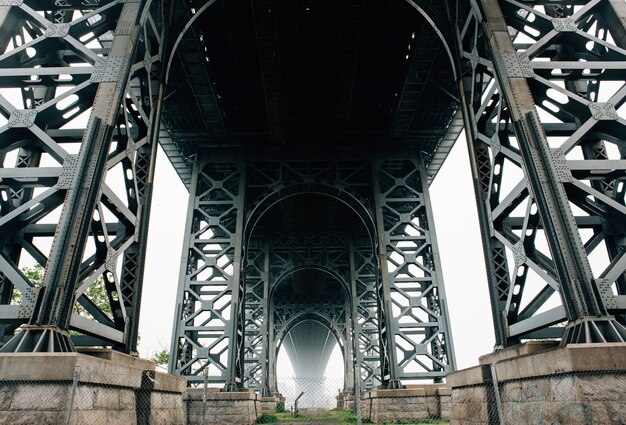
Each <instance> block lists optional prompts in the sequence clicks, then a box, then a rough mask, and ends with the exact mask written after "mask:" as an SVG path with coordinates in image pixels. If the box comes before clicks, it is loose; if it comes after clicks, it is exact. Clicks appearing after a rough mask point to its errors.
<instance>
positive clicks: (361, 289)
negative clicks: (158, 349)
mask: <svg viewBox="0 0 626 425" xmlns="http://www.w3.org/2000/svg"><path fill="white" fill-rule="evenodd" d="M373 173H375V174H376V176H377V178H376V179H375V181H376V182H377V184H376V185H374V186H372V179H373ZM424 173H425V171H424V168H423V167H422V165H421V163H420V162H419V161H409V160H402V161H382V162H376V163H372V162H369V161H293V162H290V161H283V162H281V161H266V162H254V161H244V160H243V159H242V160H228V161H220V160H219V159H212V160H211V161H206V162H205V163H204V165H199V166H198V167H197V168H196V170H195V171H194V176H193V181H192V187H191V196H190V209H189V216H188V222H187V235H189V236H188V239H187V241H186V243H185V247H184V254H183V257H184V261H183V266H182V267H183V268H182V270H181V272H182V273H181V282H180V286H179V299H178V302H177V313H176V318H175V331H174V336H173V342H172V353H173V366H172V369H171V371H172V372H174V373H180V374H183V375H185V376H187V377H188V379H189V381H190V382H192V383H194V382H201V381H202V380H204V379H205V378H204V376H203V375H204V374H205V370H206V369H207V368H208V375H209V377H208V379H209V381H211V382H221V383H225V384H226V385H227V388H233V387H232V385H234V386H239V385H241V384H242V383H245V384H246V385H247V386H249V387H252V388H258V389H261V390H262V391H263V393H266V394H269V393H271V392H274V391H276V382H275V380H276V376H275V362H276V356H277V352H278V351H277V350H278V349H279V346H280V342H281V341H282V339H283V338H284V336H285V335H286V332H287V330H288V329H290V328H292V327H293V326H295V324H297V323H298V320H300V321H301V320H305V318H308V317H310V316H311V315H314V314H315V312H314V311H313V310H312V311H310V312H309V314H301V313H302V311H303V307H302V303H301V302H300V303H298V302H295V301H294V300H290V299H286V300H275V299H274V298H273V296H272V293H273V291H274V289H275V287H276V286H277V285H278V284H279V283H280V282H281V281H282V280H283V279H284V278H285V277H286V276H288V275H289V274H291V273H293V272H294V271H297V270H302V269H317V270H323V271H324V272H326V273H328V274H329V275H330V276H332V277H333V278H334V279H335V280H337V281H338V282H341V283H342V285H343V287H344V288H345V293H346V294H348V295H349V296H348V297H347V300H348V301H346V299H343V298H342V299H343V301H342V300H340V299H336V300H335V302H330V301H329V302H328V303H327V304H329V308H330V310H332V311H330V310H329V311H326V310H324V309H323V308H321V307H320V306H317V307H316V309H315V310H316V312H317V316H318V317H321V318H322V319H323V320H325V321H326V322H327V323H329V328H330V329H333V330H334V333H335V334H336V337H337V339H338V340H339V341H340V344H341V346H342V349H343V351H344V358H345V361H346V371H347V377H346V386H347V387H348V388H352V386H353V385H354V382H353V379H354V378H353V376H352V375H353V371H354V370H357V371H359V372H360V373H358V374H357V375H358V376H357V379H358V380H359V382H360V383H361V384H362V385H364V386H365V387H367V388H371V387H373V386H375V385H377V384H379V383H385V384H387V383H388V382H389V381H393V382H396V383H398V382H399V380H400V379H404V380H412V379H440V378H442V377H443V376H445V374H446V373H447V372H448V371H449V370H450V368H452V367H454V363H453V362H454V360H453V356H452V354H451V353H452V352H451V348H452V347H451V342H450V336H449V330H448V329H449V326H448V324H447V320H448V319H447V317H446V310H445V308H446V307H445V295H444V291H443V285H442V284H441V280H440V276H438V273H439V267H438V263H437V261H438V260H437V249H436V244H435V243H434V242H433V241H434V238H435V235H434V232H433V230H432V213H431V212H430V208H429V207H428V202H429V200H428V194H427V188H426V186H425V185H424V184H423V181H424V180H423V179H422V177H421V176H423V175H425V174H424ZM373 188H378V189H377V190H374V189H373ZM304 193H318V194H324V195H327V196H330V197H334V198H335V199H337V200H338V201H339V202H345V203H346V204H347V205H349V206H350V207H351V208H353V210H354V211H355V213H356V215H357V216H358V217H360V219H361V221H362V224H363V226H362V230H361V231H360V233H359V234H353V235H344V234H342V233H330V234H329V233H315V234H306V233H284V232H283V233H270V234H265V233H258V232H257V231H256V230H255V226H256V225H257V223H258V222H259V220H260V217H261V216H262V215H263V214H264V213H265V212H266V211H267V209H268V208H269V207H270V206H271V205H273V204H274V203H275V202H276V201H278V200H281V199H284V198H286V197H290V196H295V195H297V194H304ZM374 199H375V200H376V201H375V202H374V201H372V200H374ZM373 217H377V218H378V219H379V220H378V221H375V220H374V219H373ZM376 226H378V228H377V227H376ZM376 234H380V235H381V236H380V237H379V238H376V237H374V238H372V237H371V236H370V235H372V236H374V235H376ZM381 241H382V242H381ZM379 243H382V248H381V250H382V252H384V253H383V254H382V255H383V257H381V258H388V261H389V265H388V266H387V267H385V268H384V270H385V271H384V272H381V271H380V269H381V267H380V265H379V260H378V256H377V255H375V254H374V253H375V252H376V251H375V249H374V247H375V246H377V245H378V244H379ZM241 258H243V259H244V261H243V262H242V261H241ZM385 288H386V289H385ZM317 304H319V303H317ZM317 304H316V305H317ZM333 306H334V307H333ZM383 311H388V312H389V313H388V314H387V315H383ZM294 315H295V317H293V316H294ZM298 318H299V319H298ZM381 323H386V324H388V326H389V327H381V326H379V325H380V324H381ZM387 329H390V330H391V331H390V332H389V333H387ZM386 338H388V339H386ZM389 352H393V353H396V352H398V353H399V352H401V353H402V357H401V361H400V363H399V364H398V365H396V364H395V363H394V361H393V359H392V360H389V359H386V360H385V359H384V356H385V355H387V354H388V353H389ZM353 353H354V354H353ZM355 359H356V364H354V360H355ZM383 364H384V365H386V368H387V369H386V370H387V375H386V376H383V375H382V373H381V365H383ZM355 367H356V369H355Z"/></svg>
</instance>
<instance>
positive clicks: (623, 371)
mask: <svg viewBox="0 0 626 425" xmlns="http://www.w3.org/2000/svg"><path fill="white" fill-rule="evenodd" d="M507 351H509V350H504V351H503V352H499V353H496V354H494V355H492V356H485V357H483V358H481V366H477V367H474V368H469V369H465V370H462V371H458V372H455V373H452V374H450V375H448V379H447V380H448V384H449V385H450V386H451V387H452V412H451V424H453V425H456V424H458V425H460V424H485V425H486V424H491V423H500V420H499V418H500V415H502V420H503V421H504V423H506V425H525V424H531V423H550V424H572V425H583V424H626V403H624V400H626V344H574V345H568V346H566V347H564V348H555V347H548V349H547V350H538V349H537V346H536V345H533V347H531V349H529V350H526V349H524V348H523V347H522V348H520V347H516V348H515V349H513V350H512V351H510V352H507ZM524 351H527V352H528V354H522V355H519V353H520V352H524ZM511 353H514V354H518V355H517V356H511V355H510V354H511ZM490 362H491V363H490ZM496 391H497V393H496ZM496 396H497V397H496ZM498 400H499V402H498Z"/></svg>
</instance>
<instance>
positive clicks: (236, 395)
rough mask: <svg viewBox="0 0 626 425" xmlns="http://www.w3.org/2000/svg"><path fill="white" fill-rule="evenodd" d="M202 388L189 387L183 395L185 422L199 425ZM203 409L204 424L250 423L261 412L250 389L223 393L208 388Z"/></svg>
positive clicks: (230, 424) (216, 389)
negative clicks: (185, 413)
mask: <svg viewBox="0 0 626 425" xmlns="http://www.w3.org/2000/svg"><path fill="white" fill-rule="evenodd" d="M203 391H204V390H203V389H202V388H189V389H188V390H187V394H186V396H185V409H186V411H187V423H188V424H189V425H199V424H200V423H201V421H202V412H203V406H202V404H203V403H202V397H203ZM206 399H207V403H206V407H205V410H204V412H205V413H204V415H205V424H206V425H234V424H237V425H252V424H254V423H256V420H257V417H258V416H260V415H261V413H260V412H259V411H258V410H257V407H258V402H257V395H256V394H255V393H254V391H252V390H247V391H241V392H232V393H224V392H221V391H220V390H219V389H218V388H209V391H208V392H207V396H206Z"/></svg>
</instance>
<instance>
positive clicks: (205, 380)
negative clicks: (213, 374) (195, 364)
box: [200, 366, 209, 425]
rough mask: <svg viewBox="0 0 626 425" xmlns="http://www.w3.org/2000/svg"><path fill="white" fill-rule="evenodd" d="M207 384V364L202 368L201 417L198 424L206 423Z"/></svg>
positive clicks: (203, 424)
mask: <svg viewBox="0 0 626 425" xmlns="http://www.w3.org/2000/svg"><path fill="white" fill-rule="evenodd" d="M208 386H209V368H208V366H207V367H206V368H205V369H204V387H203V390H202V417H201V418H200V425H205V424H206V397H207V389H208Z"/></svg>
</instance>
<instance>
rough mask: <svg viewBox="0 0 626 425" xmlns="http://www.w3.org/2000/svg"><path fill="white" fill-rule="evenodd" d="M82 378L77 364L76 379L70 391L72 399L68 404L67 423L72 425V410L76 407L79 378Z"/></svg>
mask: <svg viewBox="0 0 626 425" xmlns="http://www.w3.org/2000/svg"><path fill="white" fill-rule="evenodd" d="M79 379H80V366H79V365H76V369H74V380H73V381H72V390H71V392H70V400H69V403H68V404H67V420H66V421H65V424H66V425H70V422H71V421H72V410H73V408H74V397H75V396H76V387H77V386H78V380H79Z"/></svg>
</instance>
